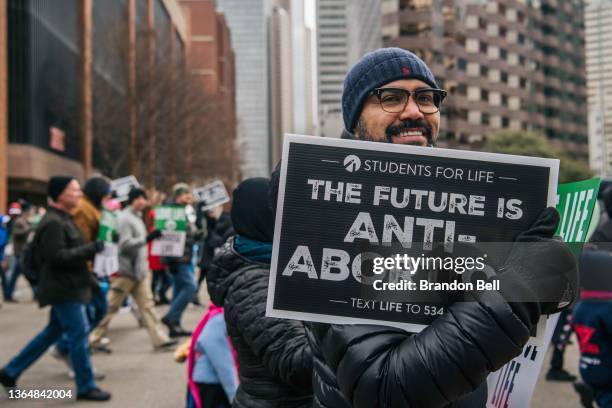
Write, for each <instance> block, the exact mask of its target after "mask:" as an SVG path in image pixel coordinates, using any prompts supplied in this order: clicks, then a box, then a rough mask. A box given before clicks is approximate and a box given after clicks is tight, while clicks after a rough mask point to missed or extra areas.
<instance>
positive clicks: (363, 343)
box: [270, 48, 576, 408]
mask: <svg viewBox="0 0 612 408" xmlns="http://www.w3.org/2000/svg"><path fill="white" fill-rule="evenodd" d="M445 95H446V93H445V92H444V91H442V90H441V89H440V88H439V87H438V85H437V83H436V81H435V78H434V76H433V74H432V72H431V70H430V69H429V67H427V65H426V64H425V63H424V62H423V61H422V60H421V59H420V58H419V57H417V56H416V55H415V54H413V53H411V52H409V51H406V50H403V49H399V48H383V49H379V50H376V51H374V52H372V53H370V54H367V55H365V56H364V57H363V58H362V59H361V60H360V61H359V62H358V63H357V64H356V65H355V66H354V67H353V68H352V69H351V71H350V72H349V73H348V75H347V78H346V80H345V84H344V93H343V97H342V107H343V116H344V124H345V130H344V132H343V134H342V138H349V139H358V140H365V141H370V142H384V143H397V144H410V145H418V146H423V147H427V146H430V147H431V146H435V144H436V140H437V136H438V129H439V125H440V113H439V108H440V105H441V102H442V100H443V99H444V96H445ZM279 173H280V172H279V167H277V170H276V171H275V172H274V173H273V175H272V182H271V185H270V195H271V198H272V199H273V201H276V197H277V195H278V185H279ZM558 223H559V214H558V213H557V212H556V210H555V209H554V208H548V209H546V210H545V211H544V212H543V213H542V214H541V216H540V217H539V219H538V220H537V221H536V222H535V223H534V225H533V226H532V228H530V229H529V230H528V231H524V232H523V233H521V234H520V235H519V236H518V237H517V239H516V241H517V242H516V243H515V244H514V246H513V249H512V251H511V252H510V255H509V256H508V259H507V260H506V262H505V263H504V265H503V267H502V268H501V269H500V271H502V273H501V275H499V281H500V287H501V290H500V291H499V292H498V291H480V292H474V293H471V294H467V296H468V299H467V300H468V301H465V302H456V303H452V304H450V306H449V307H448V308H446V310H445V313H444V314H443V315H442V316H440V317H438V318H437V319H436V320H435V321H434V322H433V323H432V324H431V325H430V326H428V327H427V328H426V329H424V330H423V331H422V332H420V333H417V334H412V333H407V332H405V331H404V330H401V329H397V328H393V327H384V326H374V325H339V324H323V323H307V324H306V332H307V335H308V339H309V341H310V344H311V347H312V352H313V357H314V361H315V363H314V367H315V368H314V380H313V383H314V384H313V389H314V406H315V407H326V408H350V407H355V408H372V407H394V408H395V407H397V408H410V407H412V408H414V407H416V408H437V407H447V408H448V407H453V408H458V407H465V408H481V407H485V406H486V399H487V387H486V377H487V376H488V375H489V374H490V373H491V372H493V371H495V370H497V369H499V368H501V367H502V366H503V365H504V364H506V363H508V362H509V361H510V360H512V359H513V358H514V357H516V356H518V355H519V354H520V353H521V351H522V349H523V346H524V345H525V344H526V342H527V340H528V339H529V337H530V333H532V331H533V328H534V326H535V325H536V324H537V322H538V320H539V318H540V315H542V314H549V313H552V312H555V311H557V310H558V308H557V306H558V304H559V301H560V300H561V299H562V298H563V297H564V295H565V294H567V293H569V294H570V295H569V297H570V299H569V300H570V301H571V300H572V299H571V297H572V296H573V294H574V293H575V286H576V284H575V271H576V264H575V260H574V257H573V256H572V254H571V252H570V251H569V249H568V248H567V247H566V246H565V245H564V244H563V243H561V242H558V241H556V240H553V239H552V237H553V234H554V232H555V230H556V228H557V225H558ZM536 244H537V245H536ZM519 299H529V300H530V301H529V302H520V301H517V300H519ZM509 300H511V301H509ZM544 300H546V301H547V302H544Z"/></svg>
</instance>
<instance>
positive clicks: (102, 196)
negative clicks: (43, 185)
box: [52, 176, 111, 379]
mask: <svg viewBox="0 0 612 408" xmlns="http://www.w3.org/2000/svg"><path fill="white" fill-rule="evenodd" d="M110 198H111V188H110V183H109V182H108V180H107V179H106V178H104V177H100V176H94V177H90V178H89V179H87V181H86V182H85V185H84V186H83V195H82V197H81V199H80V200H79V203H78V204H77V206H76V207H75V208H74V209H73V210H72V211H71V214H72V221H73V222H74V224H75V225H76V226H77V228H78V229H79V231H81V234H82V235H83V239H84V241H85V243H86V244H87V243H90V242H94V241H95V240H96V239H97V238H98V231H99V229H100V219H101V218H102V209H103V207H104V204H105V203H106V202H107V201H108V200H110ZM87 267H88V270H89V272H91V273H92V274H93V263H92V262H88V263H87ZM92 276H93V279H94V280H95V282H97V283H96V284H95V285H94V286H93V287H92V289H93V290H92V297H91V301H90V302H89V305H88V307H87V311H88V313H87V319H88V323H89V329H90V330H93V329H94V328H95V327H96V326H97V325H98V323H99V322H100V320H102V318H103V317H104V315H105V314H106V309H107V301H106V293H105V292H104V291H103V290H101V287H100V284H99V283H100V282H98V278H97V277H96V276H95V275H92ZM105 340H106V341H105V342H104V346H102V345H100V344H98V345H96V346H98V347H97V348H98V349H102V350H108V349H107V348H106V344H107V343H108V339H105ZM52 355H53V356H54V357H55V358H57V359H58V360H61V361H64V362H65V363H66V364H67V365H68V368H69V369H70V370H71V371H72V365H71V364H70V356H69V355H68V342H67V338H66V336H62V339H61V340H60V341H59V342H58V343H57V345H56V346H55V349H54V350H53V353H52ZM94 374H95V376H96V378H97V379H101V378H103V377H104V375H103V374H102V373H100V372H97V371H96V370H94Z"/></svg>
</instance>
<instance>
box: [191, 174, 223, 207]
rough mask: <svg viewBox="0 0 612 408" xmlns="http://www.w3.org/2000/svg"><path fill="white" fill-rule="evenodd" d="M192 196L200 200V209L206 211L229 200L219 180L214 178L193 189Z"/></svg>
mask: <svg viewBox="0 0 612 408" xmlns="http://www.w3.org/2000/svg"><path fill="white" fill-rule="evenodd" d="M193 196H194V197H195V199H196V201H199V202H200V206H199V209H200V211H207V210H210V209H211V208H214V207H216V206H218V205H223V204H225V203H227V202H229V200H230V197H229V194H228V192H227V189H226V188H225V184H223V182H222V181H221V180H215V181H213V182H212V183H208V184H206V185H205V186H203V187H200V188H196V189H195V190H193Z"/></svg>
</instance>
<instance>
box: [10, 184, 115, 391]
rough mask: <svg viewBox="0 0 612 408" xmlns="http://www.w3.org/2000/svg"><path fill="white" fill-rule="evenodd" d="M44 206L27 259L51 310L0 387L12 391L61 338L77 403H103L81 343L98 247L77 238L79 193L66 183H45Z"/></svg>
mask: <svg viewBox="0 0 612 408" xmlns="http://www.w3.org/2000/svg"><path fill="white" fill-rule="evenodd" d="M48 189H49V198H50V201H49V202H50V205H49V209H48V211H47V213H46V215H45V217H44V218H43V219H42V220H41V222H40V224H39V226H38V229H37V232H36V234H35V235H34V247H35V250H34V252H33V255H32V256H33V257H34V258H35V259H36V261H37V263H38V264H39V265H40V267H41V271H40V282H39V286H38V302H39V303H40V306H41V307H43V306H47V305H51V311H50V316H49V323H48V324H47V326H46V327H45V328H44V329H43V330H42V331H41V332H40V333H39V334H38V335H37V336H36V337H34V338H33V339H32V340H31V341H30V342H29V343H28V344H27V345H26V346H25V348H24V349H23V350H22V351H21V352H20V353H19V354H17V355H16V356H15V357H14V358H13V359H12V360H11V361H10V362H9V363H8V364H7V365H6V366H5V367H4V368H2V370H0V383H1V384H2V385H3V386H4V387H6V388H13V387H15V386H16V381H17V379H18V377H19V376H20V375H21V374H22V373H23V372H24V371H25V370H26V369H27V368H28V367H29V366H30V365H32V364H33V363H34V362H35V361H36V360H38V358H40V357H41V356H42V355H43V354H44V353H45V351H46V350H47V349H48V348H49V347H50V346H51V345H53V344H55V343H56V342H57V341H58V340H59V339H60V337H61V336H62V335H64V336H66V343H67V345H68V351H69V355H70V359H71V363H72V367H73V369H74V373H75V381H76V386H77V387H76V388H77V399H83V400H92V401H106V400H108V399H109V398H110V394H109V393H107V392H105V391H102V390H100V389H99V388H98V387H96V383H95V380H94V376H93V371H92V367H91V361H90V356H89V347H88V346H89V345H88V341H87V336H88V334H89V332H88V323H87V321H86V318H85V305H86V304H87V303H88V302H89V301H90V300H91V296H92V288H94V289H95V288H96V287H97V283H96V282H95V281H94V279H93V275H92V274H91V273H90V272H89V270H88V268H87V261H88V260H92V259H93V257H94V255H95V254H96V253H97V252H100V251H102V250H103V249H104V244H103V243H102V242H91V243H89V244H85V242H84V240H83V235H82V234H81V232H80V231H79V229H78V228H77V226H76V225H75V224H74V222H72V219H71V216H70V211H71V210H72V209H74V208H75V207H76V205H77V203H78V202H79V200H80V198H81V196H82V193H81V188H80V186H79V183H78V182H77V181H76V180H75V179H74V178H72V177H65V176H56V177H52V178H51V179H50V180H49V188H48Z"/></svg>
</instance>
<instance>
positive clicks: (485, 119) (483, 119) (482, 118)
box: [480, 112, 491, 126]
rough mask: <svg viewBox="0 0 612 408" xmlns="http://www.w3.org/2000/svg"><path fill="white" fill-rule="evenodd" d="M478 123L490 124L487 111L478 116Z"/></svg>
mask: <svg viewBox="0 0 612 408" xmlns="http://www.w3.org/2000/svg"><path fill="white" fill-rule="evenodd" d="M480 123H481V124H483V125H486V126H489V125H490V124H491V116H490V115H489V114H488V113H486V112H483V113H482V115H481V116H480Z"/></svg>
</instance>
